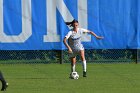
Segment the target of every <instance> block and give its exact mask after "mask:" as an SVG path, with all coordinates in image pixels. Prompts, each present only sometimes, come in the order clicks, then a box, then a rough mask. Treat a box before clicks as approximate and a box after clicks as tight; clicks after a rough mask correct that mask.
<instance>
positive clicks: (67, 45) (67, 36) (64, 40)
mask: <svg viewBox="0 0 140 93" xmlns="http://www.w3.org/2000/svg"><path fill="white" fill-rule="evenodd" d="M71 34H72V32H71V31H70V32H69V33H68V34H67V35H66V36H65V38H64V39H63V43H64V45H65V46H66V47H67V48H68V52H69V53H72V49H71V47H70V46H69V44H68V43H67V40H68V38H69V37H70V36H71Z"/></svg>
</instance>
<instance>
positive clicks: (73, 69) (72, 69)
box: [71, 64, 75, 72]
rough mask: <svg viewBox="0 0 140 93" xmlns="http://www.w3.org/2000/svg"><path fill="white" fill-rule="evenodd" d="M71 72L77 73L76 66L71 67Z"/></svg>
mask: <svg viewBox="0 0 140 93" xmlns="http://www.w3.org/2000/svg"><path fill="white" fill-rule="evenodd" d="M71 72H75V64H74V65H72V66H71Z"/></svg>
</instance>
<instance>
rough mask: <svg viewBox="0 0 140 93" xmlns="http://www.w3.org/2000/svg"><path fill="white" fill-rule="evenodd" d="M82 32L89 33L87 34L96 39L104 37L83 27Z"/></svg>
mask: <svg viewBox="0 0 140 93" xmlns="http://www.w3.org/2000/svg"><path fill="white" fill-rule="evenodd" d="M83 32H84V33H89V34H91V35H93V36H95V37H96V38H97V39H103V38H104V37H102V36H98V35H96V34H95V33H94V32H93V31H90V30H86V29H84V31H83Z"/></svg>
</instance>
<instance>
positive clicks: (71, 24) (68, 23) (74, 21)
mask: <svg viewBox="0 0 140 93" xmlns="http://www.w3.org/2000/svg"><path fill="white" fill-rule="evenodd" d="M65 23H66V25H68V26H73V24H74V23H78V21H77V20H75V19H74V20H73V21H72V22H65Z"/></svg>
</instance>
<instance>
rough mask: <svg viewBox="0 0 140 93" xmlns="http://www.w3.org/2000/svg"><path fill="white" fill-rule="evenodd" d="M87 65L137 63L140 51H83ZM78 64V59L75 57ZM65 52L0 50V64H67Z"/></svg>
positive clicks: (67, 56)
mask: <svg viewBox="0 0 140 93" xmlns="http://www.w3.org/2000/svg"><path fill="white" fill-rule="evenodd" d="M85 57H86V60H87V62H89V63H138V62H139V61H140V60H139V59H140V50H137V49H126V50H124V49H104V50H103V49H99V50H85ZM77 61H78V62H80V57H79V56H77ZM69 62H70V60H69V55H68V52H67V50H63V51H62V50H20V51H19V50H18V51H13V50H1V51H0V63H8V64H9V63H10V64H14V63H34V64H36V63H61V64H62V63H69Z"/></svg>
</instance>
